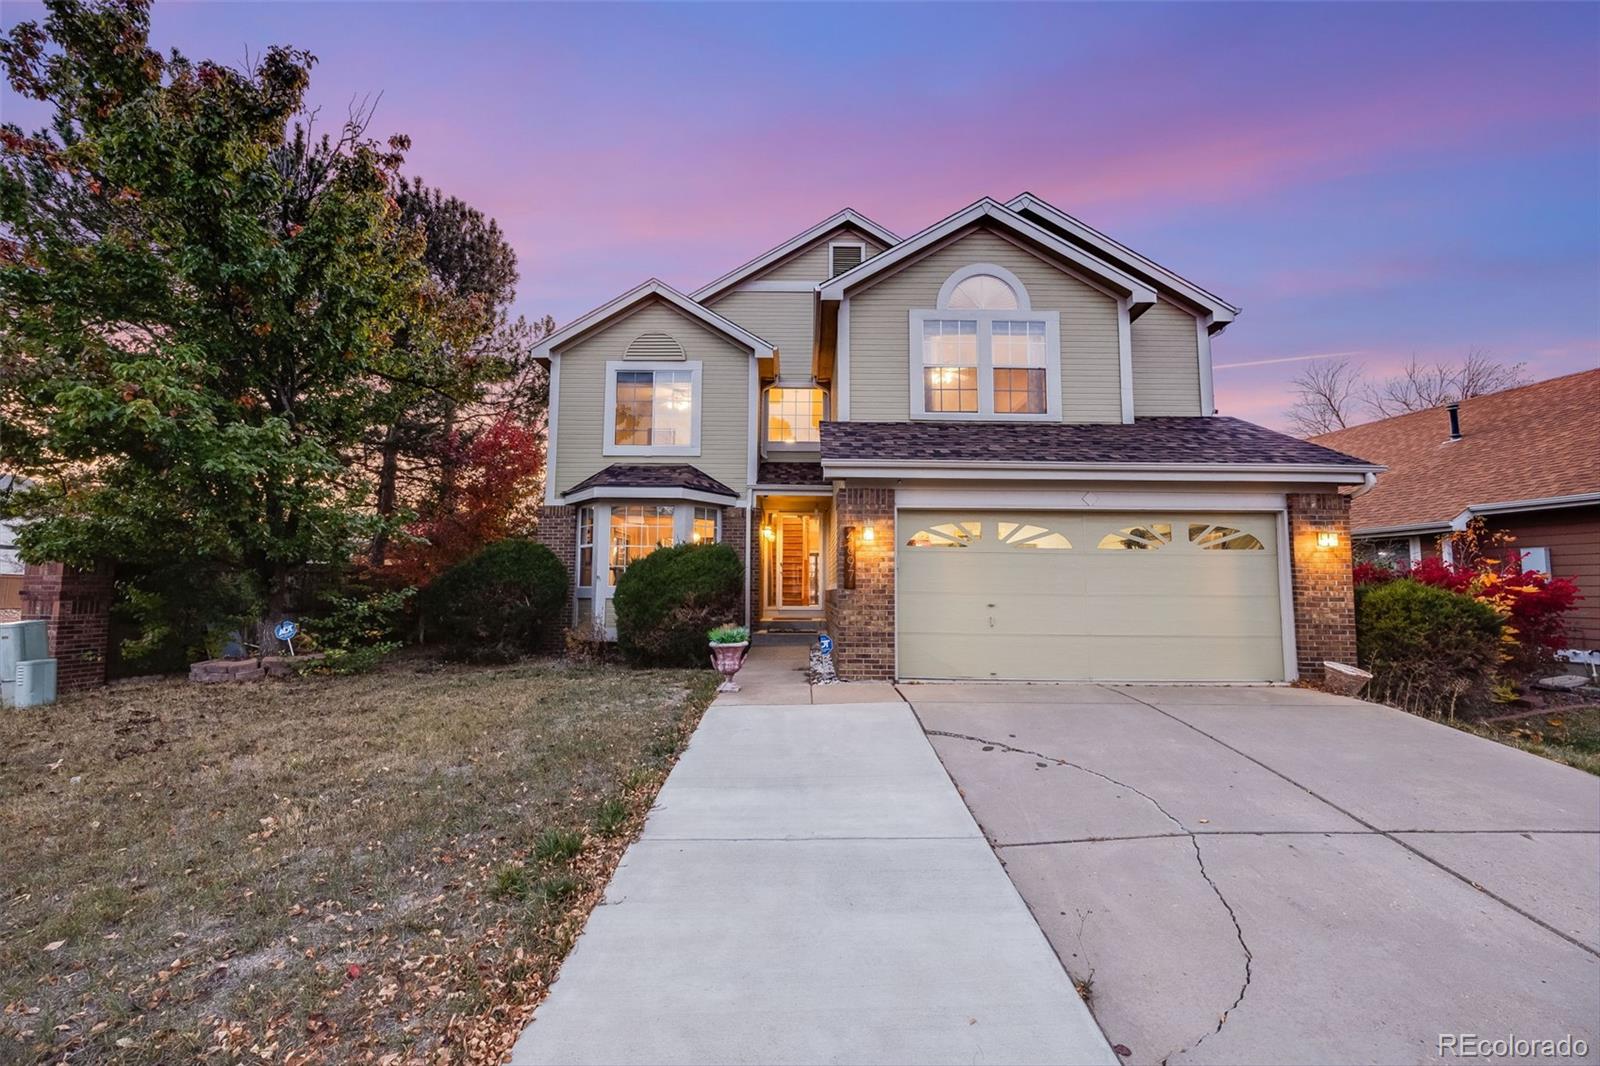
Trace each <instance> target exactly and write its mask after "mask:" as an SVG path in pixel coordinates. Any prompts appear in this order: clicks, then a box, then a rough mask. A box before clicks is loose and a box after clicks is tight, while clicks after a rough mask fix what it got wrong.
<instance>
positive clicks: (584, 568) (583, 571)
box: [578, 507, 594, 596]
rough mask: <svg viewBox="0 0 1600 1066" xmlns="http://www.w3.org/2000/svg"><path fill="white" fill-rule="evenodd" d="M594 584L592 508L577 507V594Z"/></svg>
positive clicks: (581, 593)
mask: <svg viewBox="0 0 1600 1066" xmlns="http://www.w3.org/2000/svg"><path fill="white" fill-rule="evenodd" d="M593 584H594V508H593V507H580V508H578V595H580V596H581V595H583V594H584V590H585V589H587V588H588V587H589V586H591V585H593Z"/></svg>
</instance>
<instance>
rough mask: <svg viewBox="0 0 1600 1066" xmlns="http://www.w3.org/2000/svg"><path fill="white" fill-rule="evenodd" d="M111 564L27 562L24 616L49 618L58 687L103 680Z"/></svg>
mask: <svg viewBox="0 0 1600 1066" xmlns="http://www.w3.org/2000/svg"><path fill="white" fill-rule="evenodd" d="M111 598H112V580H111V569H110V567H106V566H102V567H100V568H98V569H95V570H76V569H73V568H72V567H70V566H64V565H62V564H61V563H45V564H43V565H42V566H29V567H28V569H27V571H26V573H24V575H23V579H22V617H23V619H25V620H26V619H30V618H42V619H44V620H45V621H46V622H47V623H49V624H48V626H47V627H46V628H47V630H48V632H49V641H50V655H51V657H52V658H54V659H56V660H57V662H56V687H57V688H58V689H59V690H60V691H62V692H72V691H74V690H76V689H85V688H94V687H95V686H97V685H103V684H105V682H106V655H107V652H108V651H109V639H110V630H111Z"/></svg>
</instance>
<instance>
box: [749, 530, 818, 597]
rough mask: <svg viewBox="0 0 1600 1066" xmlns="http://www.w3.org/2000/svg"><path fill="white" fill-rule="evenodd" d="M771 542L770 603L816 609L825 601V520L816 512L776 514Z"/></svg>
mask: <svg viewBox="0 0 1600 1066" xmlns="http://www.w3.org/2000/svg"><path fill="white" fill-rule="evenodd" d="M769 528H771V530H772V537H770V538H767V537H765V536H763V540H765V541H766V542H767V567H766V576H767V579H768V580H767V582H766V588H767V606H768V607H770V608H772V609H774V610H777V611H793V612H801V613H804V612H815V611H817V610H818V609H819V608H820V607H821V605H822V523H821V522H820V521H819V519H818V517H817V514H816V512H814V511H806V512H787V511H786V512H780V513H778V514H775V515H773V516H772V522H771V526H770V527H769Z"/></svg>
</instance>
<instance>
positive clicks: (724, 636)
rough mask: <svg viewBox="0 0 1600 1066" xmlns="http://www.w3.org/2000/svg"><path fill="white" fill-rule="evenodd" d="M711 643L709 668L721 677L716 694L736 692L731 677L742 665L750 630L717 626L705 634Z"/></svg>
mask: <svg viewBox="0 0 1600 1066" xmlns="http://www.w3.org/2000/svg"><path fill="white" fill-rule="evenodd" d="M706 639H707V640H709V641H710V642H711V666H712V667H713V668H714V669H715V670H716V671H717V673H719V674H721V675H722V684H720V685H718V686H717V691H718V692H738V691H739V686H738V685H736V684H734V683H733V675H734V674H737V673H738V672H739V667H740V666H741V665H742V664H743V663H744V653H745V650H746V649H747V648H749V647H750V630H748V629H746V628H745V627H744V626H718V627H717V628H715V629H713V630H712V631H711V632H709V633H707V634H706Z"/></svg>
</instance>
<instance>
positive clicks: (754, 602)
mask: <svg viewBox="0 0 1600 1066" xmlns="http://www.w3.org/2000/svg"><path fill="white" fill-rule="evenodd" d="M764 521H766V512H765V511H764V510H763V509H762V507H761V500H760V498H759V497H758V498H757V499H756V503H755V507H753V508H752V509H751V511H750V558H749V560H748V561H747V562H746V563H745V565H746V566H748V567H750V628H751V629H754V628H755V627H756V626H757V625H758V624H759V623H760V621H761V612H762V611H763V610H764V609H765V607H764V606H763V605H764V604H765V603H766V602H767V601H766V600H764V599H762V598H761V596H762V592H761V553H762V552H763V551H765V550H766V549H765V547H764V546H763V545H762V543H761V523H762V522H764Z"/></svg>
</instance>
